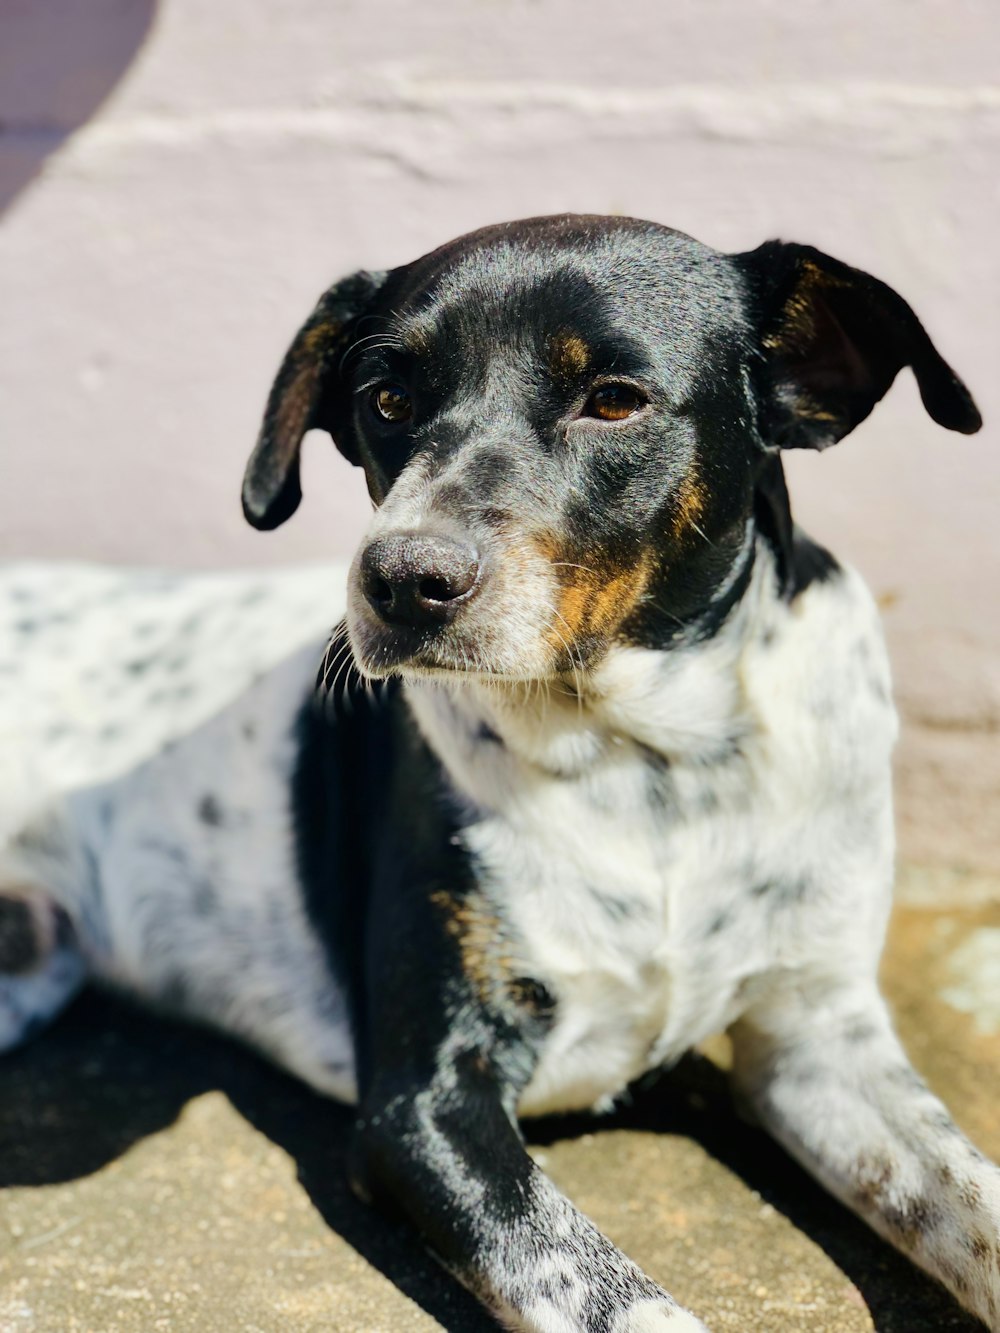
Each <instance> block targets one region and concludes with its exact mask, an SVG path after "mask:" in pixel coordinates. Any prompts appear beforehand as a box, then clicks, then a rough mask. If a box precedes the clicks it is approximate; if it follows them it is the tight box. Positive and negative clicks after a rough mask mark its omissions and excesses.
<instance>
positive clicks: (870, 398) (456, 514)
mask: <svg viewBox="0 0 1000 1333" xmlns="http://www.w3.org/2000/svg"><path fill="white" fill-rule="evenodd" d="M906 364H909V365H912V366H913V368H914V370H915V372H916V374H917V377H918V382H919V384H920V388H921V392H922V394H923V397H924V401H925V404H926V405H927V408H928V410H929V411H930V413H931V415H932V416H934V417H935V419H937V420H938V421H940V422H941V423H942V424H944V425H947V426H949V427H951V428H953V429H959V430H965V431H969V430H974V429H976V428H977V427H978V424H979V419H978V414H977V413H976V411H975V408H974V406H973V404H972V401H971V399H970V398H969V396H968V393H967V391H966V390H965V389H964V386H962V384H961V382H960V381H958V380H957V378H956V377H955V376H954V375H953V373H952V372H951V371H950V370H949V368H948V367H947V366H946V365H945V363H944V362H943V361H942V360H941V358H940V357H939V356H938V355H937V353H936V351H935V350H934V348H933V347H932V345H931V344H930V341H929V339H928V338H927V335H926V334H925V333H924V331H923V329H922V328H921V326H920V324H919V322H918V321H917V320H916V317H915V316H914V315H913V312H912V311H911V310H910V309H909V307H908V306H907V305H906V304H905V302H903V301H902V299H901V298H900V297H898V296H897V295H896V294H895V293H894V292H892V291H891V290H890V289H889V288H887V287H885V286H884V284H882V283H879V282H877V281H876V280H875V279H872V278H869V277H867V275H865V274H861V273H859V272H858V271H857V270H854V269H849V268H847V267H846V266H845V265H842V264H838V263H837V262H836V261H834V260H830V259H828V258H827V257H826V256H823V255H820V254H819V252H817V251H813V250H809V249H807V248H804V247H800V246H782V245H778V244H776V243H771V244H769V245H765V246H763V247H761V248H760V250H757V251H754V252H752V253H751V254H749V255H738V256H728V255H723V254H719V253H717V252H716V251H713V250H711V249H709V248H708V247H706V246H703V245H701V244H699V243H698V242H696V241H694V240H692V239H691V238H689V237H687V236H684V235H681V234H680V233H677V232H673V231H670V230H668V229H666V228H663V227H659V226H656V225H654V224H651V223H641V222H634V221H631V220H626V219H610V218H586V217H580V218H577V217H556V218H540V219H533V220H531V221H528V222H524V223H517V224H511V225H508V226H500V227H494V228H489V229H486V230H484V231H481V232H476V233H473V234H472V235H470V236H467V237H464V238H462V239H460V240H458V241H455V242H452V243H451V244H450V245H447V246H445V247H443V248H442V249H440V250H437V251H435V252H433V253H432V254H430V255H428V256H426V257H424V258H423V259H420V260H417V261H416V262H415V263H413V264H411V265H408V266H405V267H403V268H400V269H396V270H394V271H392V272H391V273H388V274H367V273H362V274H357V275H355V276H354V277H353V278H350V279H347V280H345V281H344V282H343V283H340V284H338V285H337V286H335V287H334V288H332V289H331V290H330V291H329V292H328V293H326V295H325V296H324V297H323V298H322V299H321V301H320V304H319V306H318V307H317V309H316V311H315V312H314V314H313V316H312V317H311V318H310V320H309V321H308V322H307V324H306V325H305V326H304V328H303V329H302V330H301V331H300V333H299V335H298V337H297V338H296V340H295V342H294V343H293V345H292V348H291V349H290V351H289V354H288V356H287V358H286V361H285V363H284V365H283V366H282V369H281V371H280V373H279V376H278V379H277V381H276V383H275V386H274V389H273V390H272V395H271V399H270V401H269V404H268V410H267V415H266V417H265V423H264V428H263V431H262V433H261V438H260V440H259V442H258V446H257V449H256V450H255V452H254V455H253V457H252V458H251V462H250V465H249V468H248V471H247V478H246V483H245V489H244V507H245V510H246V512H247V515H248V517H249V518H250V520H251V522H254V523H255V524H256V525H257V526H260V527H272V526H275V525H276V524H277V523H279V522H281V521H283V519H284V518H286V517H287V516H288V515H289V514H290V513H291V512H293V511H294V509H295V507H296V505H297V503H298V500H299V487H298V448H299V443H300V441H301V437H302V434H303V433H304V431H305V430H306V429H307V428H308V427H309V426H311V425H318V426H322V427H324V428H325V429H327V430H329V431H330V433H331V434H332V435H333V436H334V439H335V440H336V442H337V444H338V446H339V447H340V449H341V450H342V452H343V453H344V454H345V455H346V456H347V457H348V458H349V459H351V461H353V462H356V463H359V464H360V465H362V466H363V467H364V469H365V473H366V476H367V480H368V487H369V491H370V492H371V495H372V498H373V500H374V501H375V503H376V505H377V510H376V514H375V518H374V521H373V523H372V526H371V529H370V531H369V534H368V536H367V538H366V541H365V543H364V544H363V545H362V548H361V550H360V551H359V552H358V555H357V557H356V559H355V561H354V564H353V567H352V571H351V576H350V589H349V612H348V625H349V630H350V636H351V642H352V646H353V648H354V652H355V656H356V658H357V660H358V663H359V665H360V666H361V668H362V669H363V670H364V671H365V672H366V673H368V674H370V675H373V676H381V675H386V674H389V673H392V672H397V671H402V672H406V673H415V674H427V673H439V672H442V671H444V672H455V671H462V672H471V673H474V674H477V675H482V676H487V677H491V678H501V679H518V680H537V679H543V678H548V677H551V676H555V675H560V674H566V673H572V672H578V671H579V670H580V669H581V668H583V669H585V668H586V667H587V666H588V665H590V664H591V663H593V662H595V661H597V660H599V659H600V658H601V657H602V656H603V654H604V653H605V652H606V651H607V649H608V648H609V647H610V646H611V645H612V644H614V643H616V642H633V643H647V644H649V643H655V644H658V645H664V644H666V643H669V642H670V641H671V640H672V639H674V638H676V637H677V636H678V635H682V636H683V635H687V634H688V633H690V632H692V631H696V629H697V626H698V624H699V622H700V621H702V620H705V619H706V618H710V617H711V614H712V609H713V606H714V605H715V604H716V603H718V602H719V600H720V598H722V597H723V596H724V595H725V592H726V590H727V589H728V588H729V587H731V586H732V584H733V581H734V577H735V575H736V573H737V572H738V568H739V564H740V561H741V560H742V559H744V553H745V551H746V550H747V537H748V525H749V524H750V523H751V522H752V515H753V512H754V494H755V488H756V487H757V484H758V480H759V476H760V473H761V469H762V468H763V467H764V466H765V464H766V460H767V459H768V457H769V455H771V454H773V451H774V450H775V449H776V448H778V447H781V446H786V447H787V446H803V445H806V446H810V447H815V448H822V447H824V446H825V445H826V444H829V443H833V442H834V441H835V440H837V439H839V438H840V437H841V436H842V435H844V434H846V433H847V431H849V430H851V429H852V428H853V426H854V425H856V424H857V422H858V421H860V420H862V419H863V418H864V417H865V416H867V414H868V412H870V411H871V408H872V407H873V406H874V403H875V402H877V401H878V399H879V398H880V397H881V396H882V395H883V394H884V393H885V391H886V390H887V389H888V387H889V385H890V384H891V382H892V380H893V378H894V377H895V374H896V373H897V371H898V370H899V369H900V367H901V366H903V365H906Z"/></svg>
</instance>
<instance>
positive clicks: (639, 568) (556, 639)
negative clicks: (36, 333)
mask: <svg viewBox="0 0 1000 1333" xmlns="http://www.w3.org/2000/svg"><path fill="white" fill-rule="evenodd" d="M532 546H533V547H534V549H535V552H536V553H537V555H539V556H541V557H542V559H544V560H546V561H547V562H548V563H549V564H550V565H551V566H552V569H553V573H554V574H555V576H556V582H557V585H558V595H557V601H556V607H555V611H554V614H553V618H552V623H551V624H550V626H549V630H548V633H547V635H546V640H547V642H548V645H549V647H550V648H551V649H552V650H553V651H554V652H555V653H556V654H559V655H561V654H564V653H566V652H567V651H568V652H570V653H571V654H572V651H573V649H574V647H575V646H576V643H577V641H578V640H579V639H580V638H582V637H584V636H601V637H604V638H610V637H611V636H612V635H613V634H614V633H615V631H616V630H617V629H618V627H619V626H620V625H621V624H622V623H623V622H624V621H625V620H626V619H628V617H629V616H630V615H631V614H632V612H633V611H634V610H635V608H636V606H637V605H638V603H639V601H640V599H641V598H642V596H643V594H644V593H645V591H646V588H647V587H648V585H649V580H650V577H651V575H652V572H653V567H654V564H655V557H654V554H653V552H652V551H649V550H644V551H642V552H641V554H640V556H639V557H638V559H637V560H636V562H635V564H633V565H629V566H627V567H625V568H622V567H621V566H620V565H619V566H608V565H605V566H604V567H603V568H602V567H601V565H600V564H599V563H598V561H599V557H598V556H596V555H594V554H592V553H591V554H587V555H585V556H583V558H581V559H579V560H571V559H569V558H568V557H565V556H564V553H563V552H562V551H561V550H560V547H559V545H558V543H557V541H556V539H555V538H554V537H552V536H551V535H550V534H545V535H543V536H539V537H536V538H535V539H534V540H533V542H532Z"/></svg>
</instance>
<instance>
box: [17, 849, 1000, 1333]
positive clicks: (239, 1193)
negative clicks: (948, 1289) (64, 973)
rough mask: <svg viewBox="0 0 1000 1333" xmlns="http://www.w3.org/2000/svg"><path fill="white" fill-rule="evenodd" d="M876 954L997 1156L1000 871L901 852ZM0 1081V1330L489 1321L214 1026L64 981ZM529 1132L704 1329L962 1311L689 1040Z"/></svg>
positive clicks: (312, 1105)
mask: <svg viewBox="0 0 1000 1333" xmlns="http://www.w3.org/2000/svg"><path fill="white" fill-rule="evenodd" d="M884 975H885V984H886V988H887V990H888V992H889V994H890V996H891V998H892V1001H893V1004H894V1007H895V1010H896V1014H897V1017H898V1025H899V1028H900V1030H901V1033H902V1036H903V1038H904V1040H905V1042H906V1045H907V1047H908V1048H909V1050H910V1052H911V1054H912V1056H913V1058H914V1060H915V1062H916V1064H917V1065H918V1066H919V1068H920V1069H921V1070H922V1071H923V1073H924V1074H925V1075H926V1076H927V1077H928V1078H929V1080H930V1081H931V1083H932V1084H933V1086H934V1087H935V1088H936V1089H937V1091H938V1092H939V1093H940V1094H941V1095H942V1096H943V1097H944V1098H945V1099H946V1100H947V1101H948V1102H949V1104H950V1105H951V1106H952V1108H953V1110H954V1111H955V1114H956V1116H957V1118H958V1120H959V1121H960V1122H961V1124H962V1125H963V1127H964V1128H965V1129H966V1130H967V1132H968V1133H969V1134H971V1135H972V1137H973V1138H974V1139H975V1140H976V1142H978V1143H979V1144H980V1146H981V1147H982V1148H983V1149H985V1150H986V1151H987V1152H989V1153H991V1154H992V1155H993V1156H995V1157H1000V1117H998V1115H997V1109H996V1108H997V1105H998V1102H1000V880H990V879H986V878H982V877H976V876H975V875H971V874H961V873H955V874H947V875H945V874H942V873H940V872H918V871H915V870H911V871H909V872H908V873H906V874H905V875H904V876H903V879H902V883H901V891H900V895H899V905H898V907H897V910H896V914H895V918H894V921H893V926H892V933H891V941H890V947H889V951H888V954H887V958H886V964H885V972H884ZM712 1054H713V1055H714V1056H716V1057H717V1058H718V1057H719V1054H720V1053H719V1052H718V1051H713V1052H712ZM723 1058H724V1054H723ZM0 1088H2V1095H0V1185H2V1186H4V1187H5V1189H4V1190H3V1192H2V1194H0V1333H76V1331H79V1333H140V1331H141V1333H155V1331H156V1330H167V1331H168V1333H189V1331H190V1333H233V1331H234V1330H238V1331H239V1333H278V1330H281V1333H291V1331H294V1333H313V1330H315V1331H316V1333H319V1330H323V1333H341V1331H342V1330H343V1331H344V1333H348V1331H352V1333H353V1331H355V1330H363V1331H364V1333H404V1330H405V1331H406V1333H428V1331H429V1330H433V1329H441V1328H444V1329H447V1330H452V1333H486V1330H488V1329H491V1328H493V1325H491V1324H489V1323H487V1322H486V1321H485V1320H484V1319H483V1317H482V1315H481V1314H480V1313H479V1311H478V1307H476V1306H475V1305H474V1304H473V1303H472V1302H471V1301H470V1300H469V1299H468V1298H467V1297H466V1296H465V1294H464V1293H463V1292H461V1291H460V1290H458V1289H457V1288H456V1287H455V1286H454V1285H453V1284H452V1283H451V1282H450V1281H449V1280H448V1279H447V1278H446V1277H445V1276H444V1274H443V1273H442V1272H441V1271H440V1270H439V1269H438V1268H437V1267H436V1266H435V1265H434V1263H433V1262H432V1261H431V1260H430V1259H429V1258H427V1257H426V1255H425V1253H424V1252H423V1250H422V1249H421V1247H420V1245H419V1243H418V1242H417V1241H416V1240H415V1239H414V1238H413V1237H412V1236H411V1235H410V1234H409V1232H408V1231H407V1230H406V1229H405V1228H402V1227H400V1226H398V1225H396V1224H395V1223H391V1222H388V1221H385V1220H383V1219H382V1218H381V1217H380V1216H378V1215H377V1214H375V1213H373V1212H371V1211H369V1210H367V1209H365V1208H364V1207H363V1206H362V1205H360V1204H359V1203H357V1202H356V1201H355V1200H354V1199H353V1198H352V1196H351V1195H350V1194H349V1193H348V1191H347V1189H346V1187H345V1184H344V1156H345V1151H346V1144H347V1140H348V1133H349V1125H350V1117H349V1114H348V1113H347V1112H345V1111H344V1110H343V1109H341V1108H339V1107H337V1106H335V1105H331V1104H330V1103H328V1102H324V1101H323V1100H322V1099H321V1098H319V1097H316V1096H314V1095H312V1094H311V1093H310V1092H308V1091H307V1090H306V1089H305V1088H303V1087H302V1086H300V1085H299V1084H297V1083H295V1082H293V1081H292V1080H291V1079H289V1078H286V1077H284V1076H283V1075H281V1074H280V1073H277V1072H275V1071H273V1070H272V1069H270V1068H269V1067H267V1066H266V1065H264V1064H262V1063H261V1062H260V1061H258V1060H257V1059H256V1058H255V1057H254V1056H252V1055H251V1054H249V1053H247V1052H245V1051H243V1050H241V1049H239V1048H238V1047H236V1046H235V1045H233V1044H232V1043H230V1042H227V1041H224V1040H221V1039H218V1038H216V1037H214V1036H211V1035H208V1034H205V1033H202V1032H198V1031H194V1030H192V1029H190V1028H185V1027H182V1026H177V1025H173V1024H169V1023H166V1022H162V1021H159V1020H156V1019H153V1018H151V1017H149V1016H148V1015H145V1014H142V1013H138V1012H135V1011H132V1010H131V1009H129V1008H128V1007H126V1006H125V1005H123V1004H121V1003H119V1002H116V1001H113V1000H110V999H107V998H103V997H99V996H96V995H95V996H90V995H88V996H85V997H84V998H83V999H81V1000H80V1001H79V1002H78V1003H77V1004H76V1006H75V1007H74V1008H73V1009H72V1010H71V1011H70V1012H69V1013H68V1014H67V1015H66V1016H65V1018H64V1019H63V1020H62V1021H61V1022H60V1023H59V1024H58V1025H57V1026H56V1027H55V1028H54V1029H53V1030H52V1031H50V1032H49V1033H47V1034H46V1035H45V1036H44V1037H42V1038H40V1039H39V1040H38V1041H37V1042H36V1043H35V1044H34V1045H33V1046H31V1047H29V1048H28V1049H26V1050H25V1051H23V1052H21V1053H19V1054H17V1055H15V1056H13V1057H10V1058H8V1059H7V1060H5V1061H4V1063H3V1065H2V1068H0ZM531 1139H532V1152H533V1153H534V1154H535V1156H536V1157H537V1159H538V1160H539V1161H540V1162H542V1163H544V1166H545V1168H546V1169H547V1170H548V1171H549V1172H550V1174H551V1175H552V1176H553V1177H554V1178H555V1180H556V1181H557V1182H558V1183H559V1184H560V1186H562V1188H564V1189H565V1190H566V1191H567V1193H569V1194H570V1195H571V1197H572V1198H573V1199H574V1200H575V1201H576V1202H577V1203H578V1204H579V1205H580V1206H581V1207H582V1208H583V1209H584V1210H585V1211H586V1212H587V1213H589V1214H590V1216H591V1217H593V1218H594V1219H595V1221H596V1222H597V1223H598V1224H599V1225H600V1226H601V1227H602V1228H603V1229H604V1230H605V1231H606V1232H607V1233H608V1234H609V1235H611V1236H612V1237H613V1238H614V1239H615V1240H616V1241H617V1242H618V1243H619V1244H620V1245H621V1246H622V1247H623V1248H624V1249H625V1250H627V1251H628V1253H629V1254H631V1255H632V1256H633V1257H634V1258H635V1259H637V1260H638V1261H639V1262H640V1263H641V1264H642V1265H643V1267H644V1268H645V1269H646V1270H647V1271H648V1272H650V1273H651V1274H653V1275H654V1276H656V1277H657V1278H659V1279H661V1280H662V1281H663V1282H664V1283H665V1284H666V1285H667V1286H669V1287H670V1288H671V1290H673V1291H674V1293H675V1294H676V1295H677V1296H678V1297H679V1298H681V1299H682V1300H684V1301H685V1302H686V1303H688V1304H690V1305H691V1306H692V1307H693V1308H694V1309H695V1310H697V1312H698V1313H699V1314H700V1315H702V1316H703V1317H704V1318H705V1319H706V1321H707V1322H708V1323H709V1325H710V1326H711V1327H712V1328H713V1329H715V1330H718V1331H719V1333H723V1331H724V1330H726V1329H734V1330H735V1329H739V1330H741V1331H744V1333H745V1331H746V1330H760V1331H761V1333H784V1331H785V1330H789V1331H790V1330H795V1331H796V1333H833V1330H836V1331H837V1333H862V1331H863V1330H872V1329H875V1330H878V1333H931V1331H932V1330H933V1333H961V1331H963V1330H964V1331H966V1333H973V1330H975V1329H977V1328H979V1327H980V1326H979V1325H978V1324H976V1323H975V1322H974V1321H971V1320H968V1319H966V1318H965V1317H964V1316H963V1315H962V1314H961V1313H959V1312H958V1311H957V1309H956V1308H955V1307H954V1306H953V1304H952V1303H951V1302H950V1300H949V1299H948V1298H947V1297H946V1296H945V1295H944V1294H943V1293H942V1292H941V1291H940V1290H939V1289H938V1288H937V1287H936V1286H935V1285H934V1284H933V1283H932V1282H930V1281H929V1280H928V1279H926V1278H924V1277H922V1276H921V1275H920V1274H918V1273H917V1272H916V1271H915V1270H913V1269H911V1267H910V1266H909V1265H908V1264H907V1263H906V1262H905V1261H904V1260H902V1259H900V1258H898V1257H897V1256H896V1255H895V1254H894V1253H893V1252H892V1251H890V1250H889V1249H888V1248H887V1247H886V1246H885V1245H883V1244H882V1243H881V1242H880V1241H878V1240H877V1239H876V1238H875V1237H873V1236H872V1235H870V1234H869V1233H868V1232H867V1231H866V1229H865V1228H864V1227H863V1226H862V1225H861V1224H860V1223H858V1222H856V1221H855V1220H854V1219H853V1218H851V1217H850V1216H849V1215H848V1214H847V1213H846V1212H845V1211H844V1210H843V1209H842V1208H840V1207H839V1206H838V1205H837V1204H836V1203H834V1202H833V1201H832V1200H831V1199H829V1198H828V1197H827V1196H825V1195H824V1194H823V1193H822V1192H821V1191H820V1190H819V1189H818V1188H817V1187H816V1186H814V1185H813V1184H812V1183H811V1182H810V1181H809V1180H808V1179H807V1178H806V1177H805V1176H804V1175H803V1174H802V1173H801V1172H800V1171H799V1170H798V1169H797V1168H796V1167H795V1166H793V1165H792V1164H791V1163H790V1162H789V1161H788V1160H787V1159H786V1158H785V1157H784V1155H783V1154H782V1153H781V1152H780V1151H779V1150H778V1149H777V1148H776V1147H774V1146H773V1145H772V1144H771V1143H770V1141H769V1140H768V1139H766V1138H765V1137H764V1136H763V1135H762V1134H760V1133H759V1132H757V1131H755V1130H753V1129H750V1128H748V1127H747V1126H745V1125H744V1124H742V1123H741V1122H740V1121H739V1120H738V1119H736V1117H735V1116H734V1114H733V1111H732V1108H731V1106H730V1103H729V1100H728V1097H727V1094H726V1090H725V1084H724V1080H723V1078H722V1076H721V1075H720V1073H719V1071H718V1069H717V1067H716V1065H715V1064H714V1063H712V1061H710V1060H709V1059H707V1058H704V1057H693V1058H691V1059H689V1060H687V1061H686V1062H685V1063H684V1064H683V1066H682V1067H681V1068H680V1069H678V1070H677V1071H675V1072H674V1073H673V1074H671V1075H670V1076H668V1077H665V1078H662V1079H660V1080H659V1081H658V1082H657V1083H656V1084H655V1085H654V1086H650V1087H646V1088H645V1089H643V1090H641V1091H638V1092H637V1093H636V1094H635V1096H634V1098H633V1100H632V1101H631V1103H630V1104H629V1105H628V1106H627V1107H624V1108H623V1109H622V1110H620V1111H619V1112H618V1113H617V1114H615V1115H614V1116H613V1117H610V1118H607V1119H605V1120H603V1121H601V1122H599V1123H598V1122H596V1121H592V1120H588V1119H586V1118H575V1119H573V1120H563V1121H553V1122H544V1123H540V1124H536V1125H535V1126H534V1127H533V1128H532V1131H531Z"/></svg>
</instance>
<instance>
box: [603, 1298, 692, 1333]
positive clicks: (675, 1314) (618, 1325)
mask: <svg viewBox="0 0 1000 1333" xmlns="http://www.w3.org/2000/svg"><path fill="white" fill-rule="evenodd" d="M613 1333H708V1329H707V1328H706V1327H705V1325H704V1324H703V1323H702V1322H701V1320H700V1319H696V1318H695V1316H694V1315H693V1314H691V1313H690V1312H689V1311H688V1310H682V1309H681V1307H680V1306H679V1305H674V1304H672V1303H671V1302H668V1301H656V1300H652V1301H640V1302H638V1303H637V1304H636V1305H633V1306H632V1307H631V1308H630V1309H628V1310H627V1311H626V1312H625V1313H624V1314H621V1315H619V1316H618V1318H617V1319H616V1321H615V1323H614V1325H613Z"/></svg>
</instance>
